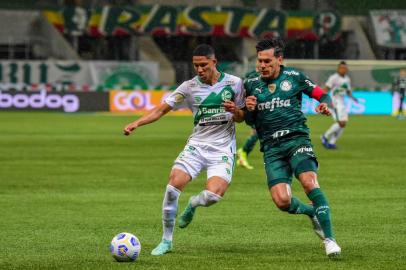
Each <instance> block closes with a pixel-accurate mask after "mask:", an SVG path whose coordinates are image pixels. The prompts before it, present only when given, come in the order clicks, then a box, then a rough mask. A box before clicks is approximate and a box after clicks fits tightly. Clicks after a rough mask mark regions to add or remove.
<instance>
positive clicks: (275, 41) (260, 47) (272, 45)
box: [255, 38, 285, 57]
mask: <svg viewBox="0 0 406 270" xmlns="http://www.w3.org/2000/svg"><path fill="white" fill-rule="evenodd" d="M255 48H256V49H257V53H258V52H260V51H264V50H268V49H274V53H273V54H274V55H275V56H276V57H279V56H283V51H284V49H285V43H284V42H283V40H282V39H281V38H271V39H263V40H261V41H259V42H258V43H257V46H255Z"/></svg>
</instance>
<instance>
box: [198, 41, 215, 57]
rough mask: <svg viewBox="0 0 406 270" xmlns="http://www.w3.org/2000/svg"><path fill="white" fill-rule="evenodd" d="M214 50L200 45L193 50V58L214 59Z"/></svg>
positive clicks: (205, 45)
mask: <svg viewBox="0 0 406 270" xmlns="http://www.w3.org/2000/svg"><path fill="white" fill-rule="evenodd" d="M214 55H215V54H214V49H213V47H212V46H210V45H207V44H200V45H199V46H197V47H196V48H195V49H194V50H193V56H206V57H208V58H210V57H214Z"/></svg>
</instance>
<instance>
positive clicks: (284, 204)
mask: <svg viewBox="0 0 406 270" xmlns="http://www.w3.org/2000/svg"><path fill="white" fill-rule="evenodd" d="M273 201H274V203H275V205H276V207H278V208H279V209H280V210H282V211H287V210H288V209H289V207H290V201H291V198H290V196H289V195H282V196H278V197H277V198H273Z"/></svg>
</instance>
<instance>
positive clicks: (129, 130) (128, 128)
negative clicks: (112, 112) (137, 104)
mask: <svg viewBox="0 0 406 270" xmlns="http://www.w3.org/2000/svg"><path fill="white" fill-rule="evenodd" d="M137 127H138V125H137V124H135V123H131V124H128V125H127V126H125V128H124V130H123V132H124V135H125V136H128V135H130V134H131V133H132V132H133V131H134V130H135V129H136V128H137Z"/></svg>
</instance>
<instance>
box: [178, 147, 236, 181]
mask: <svg viewBox="0 0 406 270" xmlns="http://www.w3.org/2000/svg"><path fill="white" fill-rule="evenodd" d="M234 164H235V156H234V154H233V153H231V152H226V151H222V150H219V149H217V148H214V147H211V146H208V145H195V144H193V145H192V144H186V146H185V148H184V149H183V151H182V152H180V154H179V156H178V157H177V158H176V160H175V162H174V165H173V167H172V169H180V170H182V171H184V172H186V173H187V174H189V175H190V176H191V177H192V179H194V178H196V177H197V176H198V175H199V173H200V172H201V171H202V170H204V169H207V179H209V178H210V177H213V176H218V177H221V178H223V179H224V180H226V181H227V182H228V183H230V182H231V178H232V176H233V171H234Z"/></svg>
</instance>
